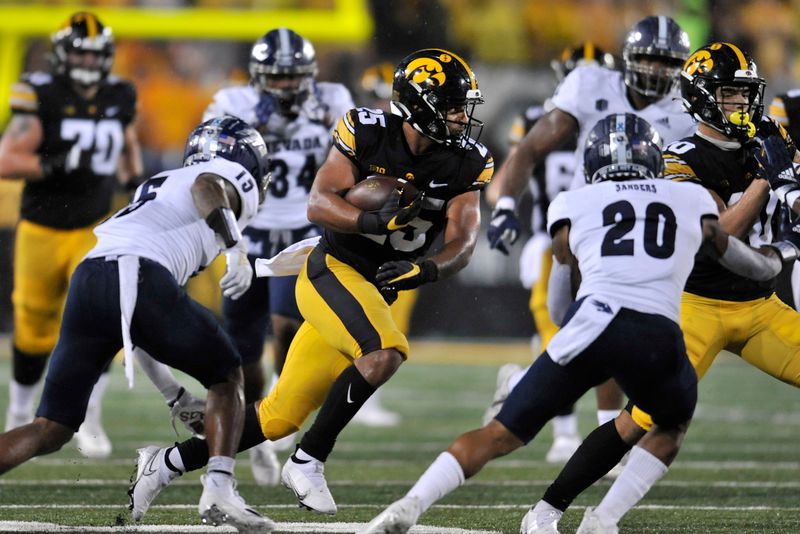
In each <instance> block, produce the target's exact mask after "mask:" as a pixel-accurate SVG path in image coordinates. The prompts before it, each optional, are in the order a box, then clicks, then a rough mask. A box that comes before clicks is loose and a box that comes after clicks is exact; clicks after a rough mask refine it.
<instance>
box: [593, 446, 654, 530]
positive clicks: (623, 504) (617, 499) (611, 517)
mask: <svg viewBox="0 0 800 534" xmlns="http://www.w3.org/2000/svg"><path fill="white" fill-rule="evenodd" d="M667 469H668V467H667V466H666V465H665V464H664V462H662V461H661V460H659V459H658V458H656V457H655V456H653V455H652V454H650V452H648V451H646V450H645V449H643V448H641V447H638V446H636V447H634V448H633V449H632V450H631V457H630V459H629V460H628V464H627V465H626V466H625V469H623V470H622V473H620V475H619V477H618V478H617V480H615V481H614V484H613V485H612V486H611V488H609V490H608V493H606V496H605V497H603V500H602V502H600V504H599V505H598V507H597V508H596V509H595V512H596V513H597V515H598V516H599V517H600V521H601V522H602V523H604V524H606V525H616V524H617V523H618V522H619V520H620V519H622V516H623V515H625V514H626V513H627V512H628V510H630V509H631V508H633V507H634V506H635V505H636V503H637V502H639V501H640V500H641V499H642V497H644V495H645V494H646V493H647V492H648V491H650V488H652V487H653V485H654V484H655V483H656V482H658V481H659V480H660V479H661V477H663V476H664V475H665V474H666V472H667Z"/></svg>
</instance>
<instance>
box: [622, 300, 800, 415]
mask: <svg viewBox="0 0 800 534" xmlns="http://www.w3.org/2000/svg"><path fill="white" fill-rule="evenodd" d="M681 329H682V330H683V337H684V340H685V341H686V350H687V352H688V354H689V360H690V361H691V362H692V366H693V367H694V369H695V371H696V372H697V379H698V380H701V379H702V378H703V376H705V374H706V372H707V371H708V369H709V368H710V367H711V364H712V363H714V359H715V358H716V357H717V354H719V353H720V351H722V350H728V351H730V352H732V353H734V354H737V355H739V356H740V357H741V358H742V359H743V360H744V361H746V362H747V363H749V364H750V365H752V366H754V367H756V368H758V369H760V370H762V371H764V372H765V373H767V374H768V375H770V376H773V377H775V378H777V379H778V380H780V381H782V382H786V383H787V384H791V385H793V386H795V387H798V386H800V313H798V312H796V311H795V310H793V309H792V308H790V307H789V306H787V305H786V304H784V303H783V302H781V300H780V299H779V298H778V297H777V295H775V294H773V295H772V296H770V297H769V298H761V299H757V300H749V301H746V302H734V301H728V300H717V299H711V298H706V297H700V296H697V295H693V294H691V293H684V294H683V297H682V298H681ZM633 419H634V421H636V423H637V424H638V425H639V426H641V427H642V428H644V429H646V430H649V429H650V428H651V427H652V426H653V422H652V419H650V416H649V415H648V414H646V413H645V412H643V411H641V410H639V409H638V408H636V407H634V408H633Z"/></svg>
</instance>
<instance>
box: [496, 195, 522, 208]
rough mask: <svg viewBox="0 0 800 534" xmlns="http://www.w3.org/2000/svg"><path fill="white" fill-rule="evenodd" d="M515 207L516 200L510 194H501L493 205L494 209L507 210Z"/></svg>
mask: <svg viewBox="0 0 800 534" xmlns="http://www.w3.org/2000/svg"><path fill="white" fill-rule="evenodd" d="M516 207H517V201H516V200H514V197H512V196H508V195H506V196H502V197H500V198H498V199H497V203H496V204H495V205H494V209H496V210H509V211H514V209H515V208H516Z"/></svg>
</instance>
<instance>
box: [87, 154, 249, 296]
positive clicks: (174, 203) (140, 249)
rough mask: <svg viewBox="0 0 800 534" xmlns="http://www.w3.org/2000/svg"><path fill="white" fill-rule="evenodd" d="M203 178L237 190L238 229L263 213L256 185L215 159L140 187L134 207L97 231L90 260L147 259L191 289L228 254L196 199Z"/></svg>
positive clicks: (157, 177)
mask: <svg viewBox="0 0 800 534" xmlns="http://www.w3.org/2000/svg"><path fill="white" fill-rule="evenodd" d="M203 173H211V174H216V175H218V176H221V177H222V178H223V179H225V180H227V181H228V182H230V183H231V184H233V186H234V187H235V188H236V191H237V193H239V199H240V204H241V213H240V215H239V220H238V221H237V223H238V225H239V228H240V229H244V228H245V227H246V226H247V225H248V224H249V223H250V221H252V220H253V217H255V215H256V212H257V211H258V187H257V186H256V182H255V179H254V178H253V177H252V176H251V175H250V173H249V172H247V171H246V170H245V168H244V167H242V166H241V165H239V164H238V163H234V162H232V161H228V160H226V159H222V158H215V159H213V160H211V161H206V162H201V163H197V164H194V165H189V166H188V167H181V168H179V169H173V170H170V171H164V172H162V173H159V174H157V175H155V176H153V177H152V178H150V179H149V180H147V181H146V182H144V183H143V184H142V185H140V186H139V188H138V189H137V190H136V193H135V196H134V199H135V200H134V201H133V202H131V203H130V204H129V205H128V206H127V207H125V208H123V209H121V210H119V211H118V212H117V213H116V214H114V216H112V217H111V218H110V219H108V220H107V221H105V222H104V223H102V224H100V225H99V226H97V227H96V228H95V229H94V233H95V235H97V245H95V247H94V248H93V249H92V250H90V251H89V253H88V254H87V257H89V258H97V257H103V256H125V255H129V256H139V257H141V258H147V259H150V260H153V261H155V262H157V263H159V264H161V265H163V266H164V267H166V268H167V269H168V270H169V272H170V273H172V275H173V276H174V277H175V279H176V280H177V281H178V283H179V284H180V285H183V284H185V283H186V281H187V280H189V277H191V276H192V275H194V274H196V273H197V272H198V271H199V270H201V269H202V268H204V267H206V266H207V265H208V264H209V263H211V262H212V261H213V260H214V258H216V257H217V256H218V255H219V253H220V252H221V251H222V248H221V247H220V243H219V242H218V241H217V238H216V235H215V233H214V231H213V230H212V229H211V228H209V226H208V224H206V221H205V220H204V219H202V218H201V217H200V214H199V213H198V212H197V208H196V207H195V204H194V199H193V198H192V192H191V185H192V184H193V183H194V181H195V179H196V178H197V177H198V176H200V175H201V174H203Z"/></svg>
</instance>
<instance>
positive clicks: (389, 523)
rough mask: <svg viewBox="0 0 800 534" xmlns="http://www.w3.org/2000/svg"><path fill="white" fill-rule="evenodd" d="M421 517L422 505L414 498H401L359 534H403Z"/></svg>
mask: <svg viewBox="0 0 800 534" xmlns="http://www.w3.org/2000/svg"><path fill="white" fill-rule="evenodd" d="M421 515H422V503H421V502H420V501H419V499H418V498H416V497H408V496H406V497H403V498H402V499H400V500H399V501H395V502H393V503H392V504H390V505H389V507H388V508H386V510H384V511H383V512H381V513H380V514H378V515H377V516H376V517H375V519H373V520H372V521H370V522H369V524H368V525H367V526H366V528H364V530H361V531H359V534H405V533H406V532H408V531H409V529H410V528H411V527H412V526H414V525H416V524H417V520H418V519H419V516H421Z"/></svg>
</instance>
